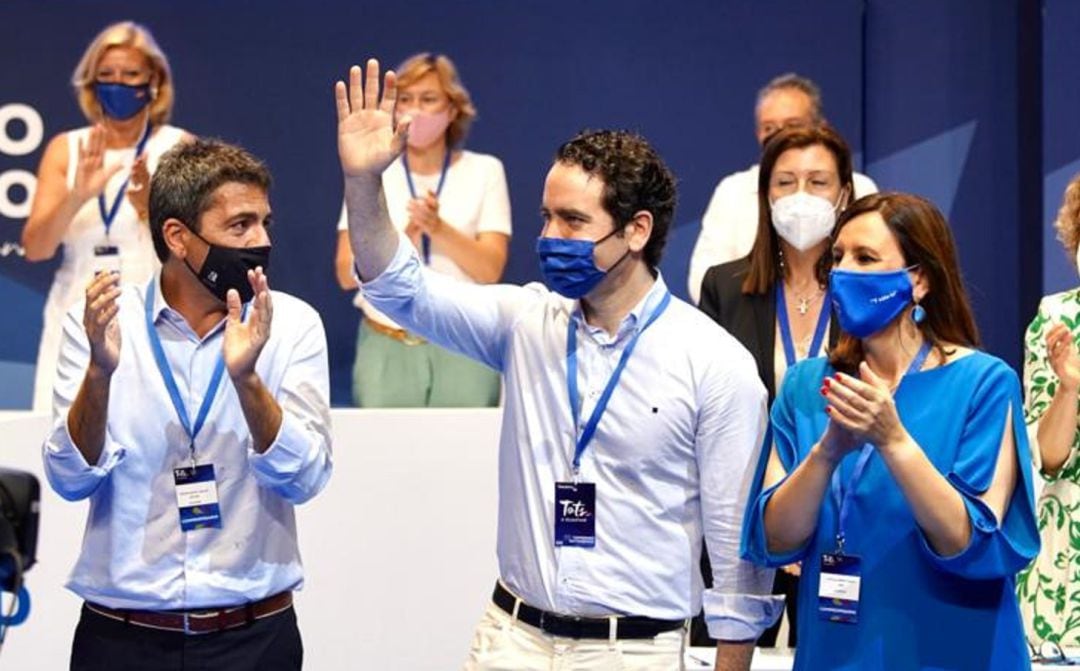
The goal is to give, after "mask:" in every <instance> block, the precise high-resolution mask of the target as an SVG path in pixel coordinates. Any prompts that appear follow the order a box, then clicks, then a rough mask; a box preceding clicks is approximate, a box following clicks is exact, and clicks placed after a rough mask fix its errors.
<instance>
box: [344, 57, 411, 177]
mask: <svg viewBox="0 0 1080 671" xmlns="http://www.w3.org/2000/svg"><path fill="white" fill-rule="evenodd" d="M363 77H364V71H363V70H362V69H361V68H360V66H359V65H354V66H352V67H351V68H349V86H348V88H346V86H345V82H341V81H339V82H337V84H335V85H334V99H335V102H336V104H337V118H338V156H339V157H340V159H341V169H342V171H344V173H345V175H346V176H347V177H358V176H364V175H370V176H375V175H379V174H381V173H382V171H383V170H385V169H386V167H387V166H388V165H390V163H391V162H392V161H393V160H394V159H395V158H397V157H398V156H399V155H400V154H401V152H402V150H403V149H404V147H405V133H406V131H407V130H408V127H409V121H410V120H409V119H408V118H405V119H402V120H401V122H400V123H398V125H397V128H395V127H394V102H395V100H396V99H397V82H396V77H395V76H394V73H393V71H388V72H387V73H386V78H385V79H384V81H383V94H382V99H381V100H380V98H379V62H378V61H377V60H375V59H374V58H372V59H370V60H368V62H367V75H366V82H364V84H363V85H361V79H362V78H363Z"/></svg>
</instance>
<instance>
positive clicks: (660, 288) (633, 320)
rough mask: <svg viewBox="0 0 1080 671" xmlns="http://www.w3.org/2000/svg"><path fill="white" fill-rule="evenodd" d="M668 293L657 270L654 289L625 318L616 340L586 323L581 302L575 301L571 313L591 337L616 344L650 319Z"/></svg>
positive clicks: (650, 289)
mask: <svg viewBox="0 0 1080 671" xmlns="http://www.w3.org/2000/svg"><path fill="white" fill-rule="evenodd" d="M667 293H668V288H667V283H666V282H664V276H663V274H661V272H660V269H659V268H657V269H656V280H655V281H654V282H653V285H652V287H650V288H649V291H648V292H647V293H646V294H645V296H644V298H642V299H641V300H640V301H638V302H637V305H635V306H634V307H633V308H632V309H631V310H630V312H629V313H628V314H627V315H626V317H624V318H623V320H622V323H621V324H619V330H618V332H617V333H616V335H615V337H614V338H610V337H609V336H608V335H607V333H606V332H605V331H604V329H602V328H600V327H599V326H593V325H591V324H589V322H587V321H585V313H584V312H583V311H582V309H581V301H580V300H577V301H574V309H573V312H572V313H571V317H573V318H574V319H576V320H577V321H578V322H580V323H581V324H583V325H584V326H585V332H586V333H588V334H589V335H591V336H593V337H594V338H595V337H599V338H601V339H602V340H610V341H611V342H616V341H618V340H621V339H622V338H623V337H625V336H626V335H627V334H629V333H632V332H633V331H634V329H636V328H638V326H639V325H643V324H644V323H645V320H647V319H648V318H649V315H651V314H652V311H653V310H655V309H656V306H658V305H659V304H660V301H662V300H663V299H664V295H665V294H667Z"/></svg>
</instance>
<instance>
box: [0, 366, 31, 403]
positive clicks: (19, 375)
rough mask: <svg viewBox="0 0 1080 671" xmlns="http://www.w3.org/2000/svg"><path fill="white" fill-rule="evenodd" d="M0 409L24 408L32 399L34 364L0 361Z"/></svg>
mask: <svg viewBox="0 0 1080 671" xmlns="http://www.w3.org/2000/svg"><path fill="white" fill-rule="evenodd" d="M0 380H3V384H0V409H3V410H25V409H27V408H29V407H30V404H31V402H32V401H33V392H34V364H33V363H23V362H21V361H0Z"/></svg>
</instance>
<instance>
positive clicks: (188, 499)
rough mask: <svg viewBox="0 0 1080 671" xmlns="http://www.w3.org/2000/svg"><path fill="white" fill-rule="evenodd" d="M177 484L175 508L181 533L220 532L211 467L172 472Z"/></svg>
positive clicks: (212, 466)
mask: <svg viewBox="0 0 1080 671" xmlns="http://www.w3.org/2000/svg"><path fill="white" fill-rule="evenodd" d="M173 479H174V480H175V481H176V505H177V506H179V508H180V530H181V531H184V532H187V531H194V530H195V529H220V528H221V508H220V507H219V506H218V494H217V481H216V480H215V479H214V465H213V464H201V465H199V466H185V467H181V468H174V469H173Z"/></svg>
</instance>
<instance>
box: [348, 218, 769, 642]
mask: <svg viewBox="0 0 1080 671" xmlns="http://www.w3.org/2000/svg"><path fill="white" fill-rule="evenodd" d="M363 291H364V295H365V297H366V298H367V299H368V300H369V301H371V303H372V304H374V305H375V306H376V307H377V308H378V309H379V310H382V311H384V312H385V313H386V314H388V315H389V316H390V317H391V318H392V319H394V320H395V321H397V322H398V323H400V324H402V325H403V326H404V327H405V328H407V329H408V330H410V331H413V332H415V333H418V334H420V335H423V336H424V337H425V338H428V339H429V340H431V341H433V342H435V343H437V344H439V345H442V346H444V347H447V348H450V349H453V350H456V351H458V352H461V353H463V354H465V355H467V356H470V357H472V358H474V359H477V360H479V361H481V362H483V363H485V364H487V365H488V366H491V367H492V368H495V369H497V370H499V371H501V372H502V374H503V375H504V376H505V385H504V389H505V394H506V397H505V409H504V413H503V424H502V436H501V439H500V446H499V450H500V451H499V528H498V558H499V570H500V574H501V578H502V580H503V582H504V583H505V584H506V585H507V586H508V587H509V588H510V589H511V590H512V591H514V592H515V593H516V594H518V595H519V596H520V597H521V598H523V599H524V600H525V601H526V602H527V603H529V604H530V605H532V606H535V607H538V608H543V609H545V610H549V611H555V612H559V613H564V614H570V615H577V616H605V615H612V614H624V615H643V616H649V617H654V618H662V619H669V620H677V619H682V618H689V617H692V616H693V615H695V614H696V613H697V612H698V611H699V610H700V609H701V606H702V599H703V597H702V594H703V586H702V579H701V571H700V570H699V560H700V558H701V543H702V536H703V535H704V537H705V538H706V539H707V541H708V543H707V545H708V549H709V556H710V559H711V561H712V567H713V581H714V587H713V588H712V589H711V590H709V591H708V592H707V593H705V595H704V605H705V612H706V617H707V621H708V624H709V631H710V633H711V634H712V635H713V636H714V637H718V638H722V639H725V640H746V639H752V638H756V637H757V636H758V635H759V634H760V632H761V631H762V630H763V629H764V628H765V627H767V626H768V625H769V624H771V623H772V621H773V620H774V619H775V616H776V615H778V613H779V607H780V606H779V604H778V603H777V600H776V599H774V598H773V597H771V596H769V594H770V592H771V588H772V578H773V573H772V571H771V570H768V569H763V568H759V567H755V566H753V565H751V564H749V563H747V562H745V561H742V560H741V559H739V557H738V554H739V534H740V529H741V524H742V517H743V510H744V508H745V505H746V501H747V496H748V493H749V487H750V483H751V480H752V479H753V475H754V467H755V465H756V463H757V455H758V453H759V451H760V448H761V441H762V439H763V435H764V429H765V421H766V413H765V402H766V396H765V389H764V387H763V385H762V384H761V381H760V380H759V379H758V376H757V369H756V367H755V364H754V361H753V358H752V357H751V356H750V354H749V353H748V352H747V351H746V350H745V349H744V348H743V347H742V345H740V344H739V343H738V342H737V341H736V340H735V339H734V338H733V337H731V336H730V335H729V334H728V333H726V332H725V331H724V330H723V329H721V328H720V327H719V326H717V325H716V324H715V323H713V322H712V320H710V319H709V318H708V317H706V316H705V315H704V314H702V313H700V312H698V311H697V310H696V309H695V308H693V307H691V306H690V305H688V304H686V303H685V302H683V301H680V300H677V299H672V301H671V304H670V305H669V306H668V308H667V310H666V311H665V312H664V313H663V314H662V315H661V316H660V318H659V319H658V320H657V321H656V322H655V323H654V324H653V325H652V326H650V327H649V329H648V330H646V331H645V332H644V333H643V334H642V336H641V339H640V340H639V342H638V344H637V348H636V349H635V350H634V353H633V356H632V357H631V358H630V360H629V363H628V364H627V366H626V368H625V370H624V372H623V374H622V377H621V378H620V380H619V384H618V387H617V389H616V390H615V392H614V395H613V396H612V398H611V401H610V403H609V405H608V408H607V411H606V412H605V414H604V415H603V418H602V419H601V421H600V424H599V427H598V429H597V431H596V434H595V436H594V438H593V439H592V441H591V442H590V444H589V445H588V448H587V449H586V450H585V452H584V454H583V455H582V458H581V479H582V480H583V481H586V482H593V483H595V484H596V499H597V503H596V506H597V511H596V535H597V540H596V547H594V548H580V547H556V546H555V543H554V513H555V483H556V482H558V481H566V480H568V479H571V478H572V473H571V462H572V459H573V455H574V443H575V439H576V437H577V435H578V432H579V431H580V429H581V427H575V426H574V421H573V416H572V413H571V411H570V407H569V400H568V396H567V386H566V370H567V368H566V358H567V352H566V347H567V342H566V340H567V339H566V335H567V326H568V320H569V319H570V318H571V316H572V315H576V317H577V319H578V322H579V324H580V325H579V327H578V366H579V389H580V394H581V398H582V408H581V413H580V416H581V417H582V424H584V422H585V421H586V420H587V418H588V417H589V416H590V414H591V413H592V410H593V408H594V407H595V404H596V401H597V399H598V398H599V396H600V394H601V392H602V391H603V389H604V386H605V385H606V384H607V382H608V379H609V378H610V376H611V373H612V371H613V370H614V368H615V366H616V365H617V363H618V360H619V357H620V356H621V354H622V351H623V348H624V347H625V346H626V344H627V343H628V342H629V341H630V339H631V337H632V335H633V333H634V332H635V330H636V329H637V328H638V326H639V325H643V324H644V321H645V320H647V319H648V315H650V314H651V312H652V310H653V309H655V306H656V305H657V304H658V303H659V302H660V300H661V299H662V298H663V296H664V294H665V293H666V292H667V287H666V286H665V284H664V280H663V279H662V278H659V277H658V278H657V280H656V282H655V283H654V285H653V287H652V288H651V290H650V291H649V293H648V295H647V296H645V298H644V299H643V300H642V301H641V302H640V303H639V304H638V305H637V306H636V307H635V308H634V309H633V310H632V311H631V313H630V314H629V315H627V317H626V318H625V320H624V321H623V323H622V325H621V326H620V328H619V330H618V333H617V335H616V336H615V337H614V338H612V337H610V336H609V335H608V334H607V333H605V332H604V331H603V330H601V329H598V328H594V327H591V326H588V325H587V324H586V323H585V320H584V319H583V318H582V316H581V307H580V304H579V302H577V301H572V300H569V299H566V298H563V297H561V296H559V295H558V294H555V293H552V292H550V291H548V290H547V289H545V288H544V287H543V286H541V285H539V284H530V285H528V286H525V287H520V286H511V285H494V286H492V285H487V286H481V285H473V284H468V283H464V282H459V281H455V280H454V279H452V278H448V277H445V276H441V275H438V274H436V273H432V272H430V271H426V270H423V269H422V267H421V264H420V263H419V260H418V259H417V257H416V254H415V251H414V250H413V249H412V245H411V244H409V243H408V241H407V240H404V239H402V241H401V242H400V243H399V245H398V250H397V253H396V255H395V257H394V259H393V261H392V262H391V264H390V266H389V267H388V268H387V270H386V271H385V272H384V273H383V274H382V275H380V276H379V277H378V278H375V279H374V280H373V281H371V282H367V283H365V284H364V285H363ZM452 504H453V502H448V506H447V507H446V508H445V509H444V510H445V512H443V513H439V514H447V515H468V511H465V510H458V509H456V508H454V507H453V505H452Z"/></svg>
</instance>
